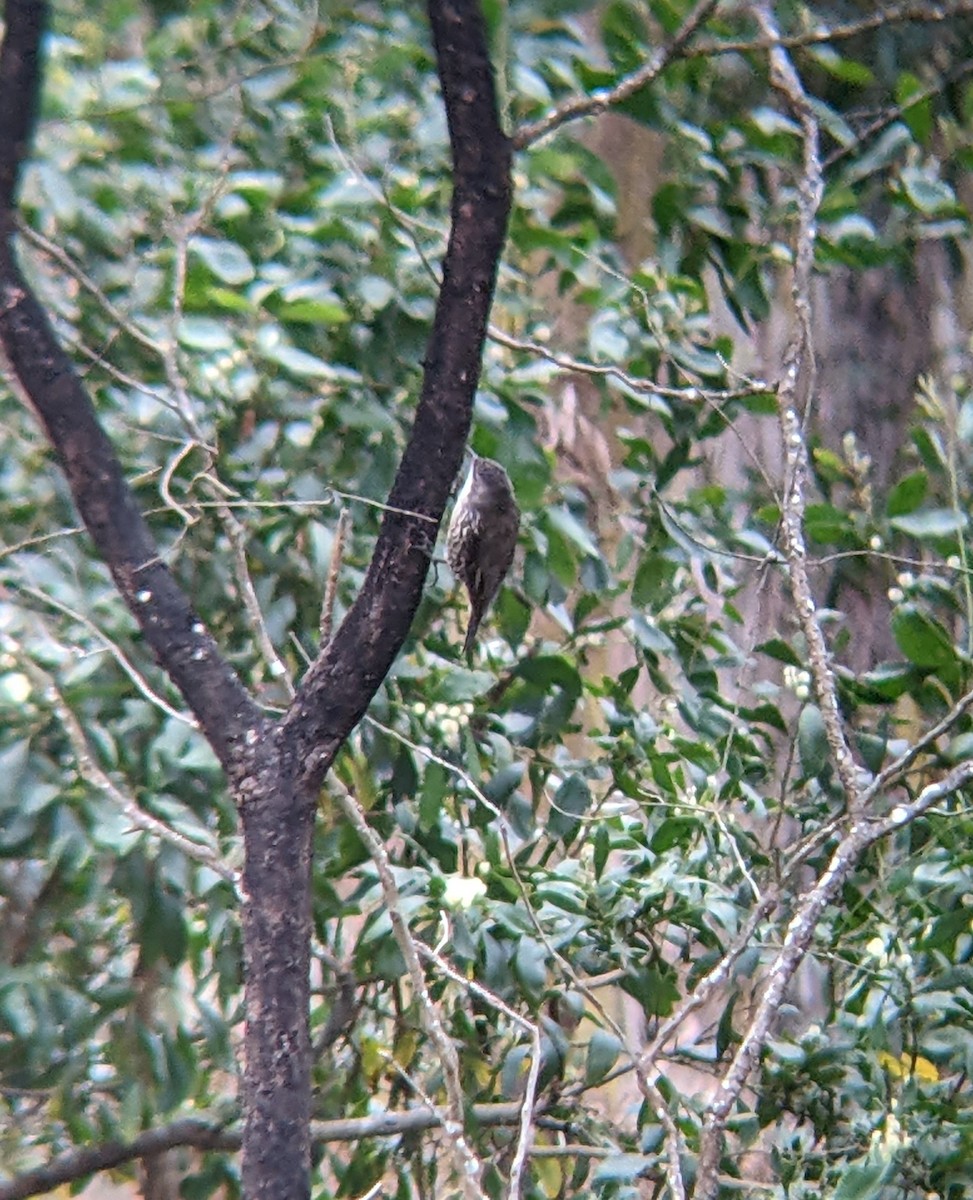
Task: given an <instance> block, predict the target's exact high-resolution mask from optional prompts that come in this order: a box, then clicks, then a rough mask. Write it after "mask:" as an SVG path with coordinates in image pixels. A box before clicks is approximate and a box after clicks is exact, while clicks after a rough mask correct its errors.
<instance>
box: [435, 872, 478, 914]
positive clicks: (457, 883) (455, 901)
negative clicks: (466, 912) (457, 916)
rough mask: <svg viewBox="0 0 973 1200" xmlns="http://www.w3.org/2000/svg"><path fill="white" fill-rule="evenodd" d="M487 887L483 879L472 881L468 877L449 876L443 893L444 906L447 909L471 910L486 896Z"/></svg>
mask: <svg viewBox="0 0 973 1200" xmlns="http://www.w3.org/2000/svg"><path fill="white" fill-rule="evenodd" d="M486 891H487V886H486V884H485V883H484V882H483V880H482V879H471V878H470V877H469V876H468V875H447V877H446V887H445V890H444V891H443V904H445V905H446V907H447V908H469V907H470V906H471V905H473V904H475V903H476V902H477V900H479V899H480V898H481V897H482V896H485V895H486Z"/></svg>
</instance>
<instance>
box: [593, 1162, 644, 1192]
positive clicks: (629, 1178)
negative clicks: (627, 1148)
mask: <svg viewBox="0 0 973 1200" xmlns="http://www.w3.org/2000/svg"><path fill="white" fill-rule="evenodd" d="M656 1161H657V1160H656V1159H655V1158H654V1157H651V1156H648V1155H644V1154H613V1155H611V1157H610V1158H603V1159H602V1160H601V1162H600V1163H599V1164H598V1166H597V1167H595V1170H594V1174H593V1175H592V1176H591V1182H592V1184H593V1185H594V1186H596V1187H597V1186H598V1185H599V1184H603V1183H634V1182H635V1180H636V1179H638V1177H639V1176H640V1175H641V1174H642V1172H643V1171H648V1170H649V1169H650V1168H652V1167H654V1166H655V1165H656Z"/></svg>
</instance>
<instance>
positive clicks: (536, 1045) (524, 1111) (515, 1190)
mask: <svg viewBox="0 0 973 1200" xmlns="http://www.w3.org/2000/svg"><path fill="white" fill-rule="evenodd" d="M416 949H417V950H418V952H419V955H420V957H422V958H425V959H427V960H428V961H429V962H433V963H435V964H436V966H437V967H438V968H439V970H440V971H441V972H442V973H443V974H444V975H445V976H446V977H447V978H448V979H451V980H452V981H453V982H454V983H456V984H459V986H460V987H462V988H464V989H465V990H466V991H468V992H470V993H471V994H472V995H474V996H478V997H479V998H480V999H481V1000H483V1001H485V1002H486V1003H487V1004H489V1005H490V1006H491V1007H492V1008H495V1009H496V1010H497V1011H498V1012H500V1013H503V1015H504V1016H505V1017H506V1018H507V1019H508V1020H509V1021H512V1022H513V1023H514V1024H515V1025H519V1026H520V1027H521V1029H523V1030H524V1031H525V1032H527V1033H529V1034H530V1038H531V1061H530V1069H529V1071H528V1072H527V1082H526V1085H525V1087H524V1098H523V1100H522V1101H521V1108H520V1133H519V1136H518V1138H517V1149H516V1151H515V1152H514V1157H513V1161H512V1162H511V1165H510V1177H509V1180H508V1184H507V1196H508V1197H509V1200H517V1197H518V1196H519V1195H520V1190H521V1181H522V1178H523V1172H524V1166H525V1164H526V1162H527V1156H528V1154H530V1152H531V1148H532V1141H533V1130H534V1104H535V1103H536V1099H537V1081H538V1079H539V1078H540V1071H541V1032H540V1029H539V1027H538V1026H537V1024H536V1023H535V1022H534V1021H529V1020H528V1019H527V1018H526V1017H524V1016H521V1014H520V1013H519V1012H517V1010H516V1009H514V1008H511V1007H510V1005H509V1004H506V1003H505V1002H504V1001H503V1000H501V999H500V997H499V996H498V995H496V993H495V992H491V991H490V989H489V988H487V987H484V986H483V984H482V983H477V982H476V980H474V979H467V978H466V977H465V976H463V975H461V974H460V973H459V971H456V970H454V969H453V968H452V967H451V966H450V965H449V963H448V962H447V961H446V960H445V959H444V958H443V957H442V955H441V954H438V953H437V952H436V951H435V950H432V949H430V947H428V946H426V945H424V944H423V943H422V942H416Z"/></svg>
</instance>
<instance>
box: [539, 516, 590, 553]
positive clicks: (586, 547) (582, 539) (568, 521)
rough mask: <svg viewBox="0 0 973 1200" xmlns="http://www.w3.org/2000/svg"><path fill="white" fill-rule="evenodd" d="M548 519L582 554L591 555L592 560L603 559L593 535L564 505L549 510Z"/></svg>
mask: <svg viewBox="0 0 973 1200" xmlns="http://www.w3.org/2000/svg"><path fill="white" fill-rule="evenodd" d="M547 519H548V521H550V523H551V525H552V526H553V527H554V528H555V529H556V530H557V531H558V532H559V533H560V534H561V535H562V537H564V538H566V539H567V540H568V541H569V542H573V543H574V545H575V546H576V547H577V548H578V549H579V550H580V551H581V553H582V554H590V555H591V557H592V558H600V557H601V552H600V551H599V549H598V546H597V545H596V544H595V541H594V539H593V538H592V536H591V533H590V532H589V531H588V530H587V529H586V528H585V527H584V525H582V524H581V522H580V521H579V520H578V518H577V517H576V516H575V515H574V514H573V513H572V512H570V511H569V510H568V509H566V508H564V507H563V505H555V506H554V507H553V508H549V509H548V510H547Z"/></svg>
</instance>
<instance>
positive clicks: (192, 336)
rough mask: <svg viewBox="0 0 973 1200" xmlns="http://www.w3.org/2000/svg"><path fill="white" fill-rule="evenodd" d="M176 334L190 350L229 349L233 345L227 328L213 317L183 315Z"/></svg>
mask: <svg viewBox="0 0 973 1200" xmlns="http://www.w3.org/2000/svg"><path fill="white" fill-rule="evenodd" d="M177 336H178V338H179V341H180V343H181V344H182V345H183V346H188V347H189V348H190V349H192V350H230V349H232V347H233V345H234V342H233V336H232V335H231V333H230V331H229V329H228V328H227V327H226V325H224V324H223V322H222V321H217V320H215V319H214V318H213V317H183V318H182V320H181V321H180V322H179V328H178V331H177Z"/></svg>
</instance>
